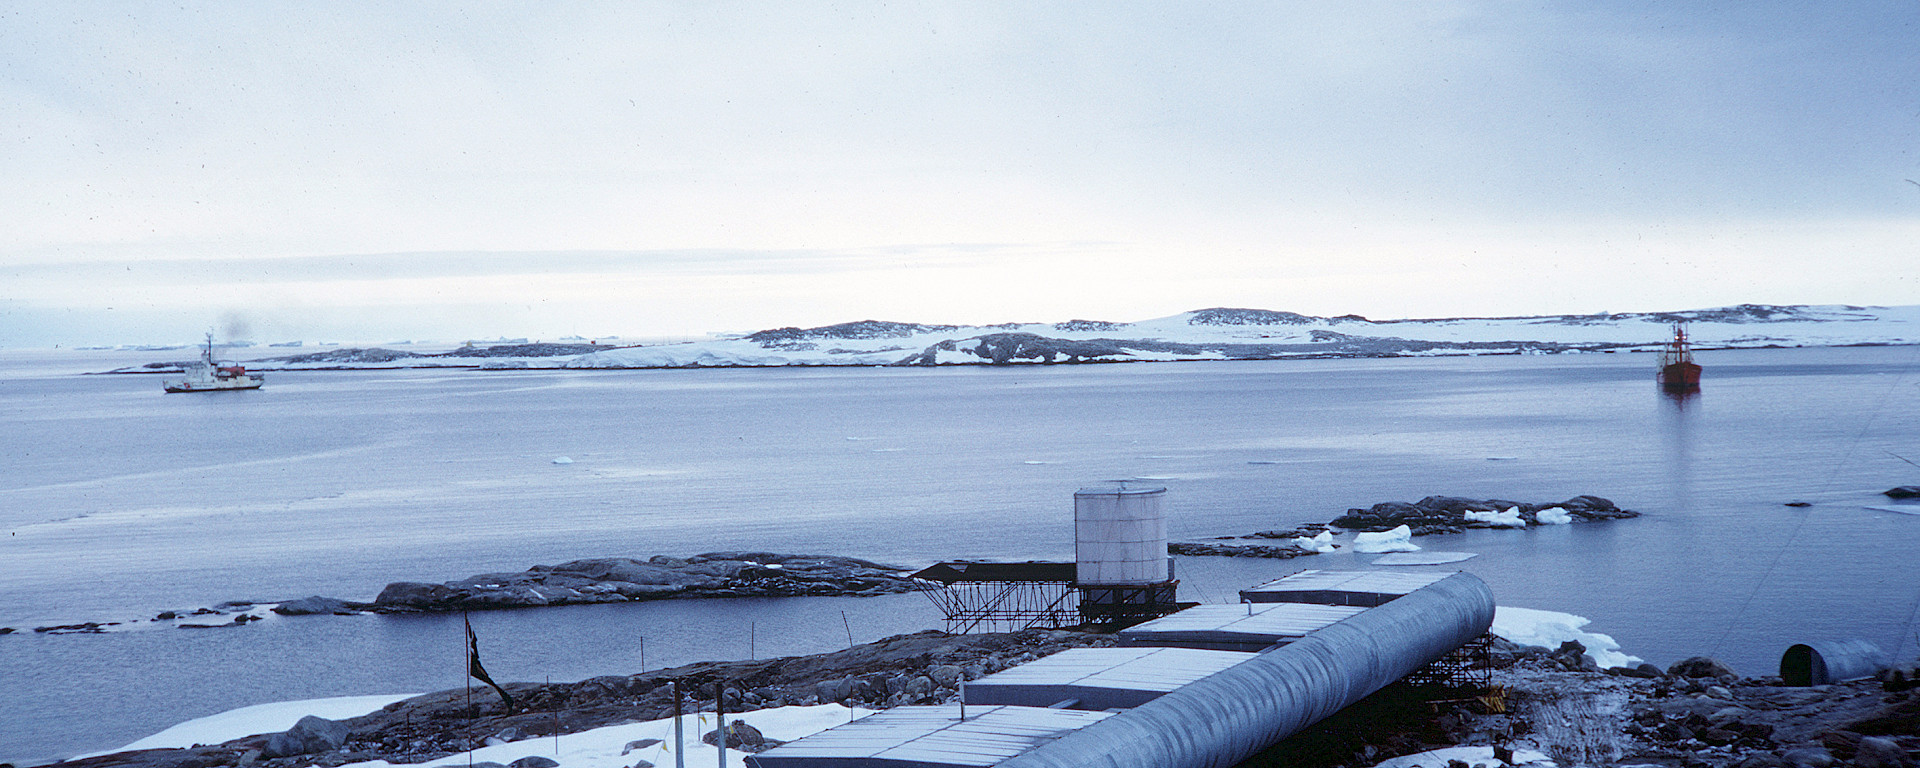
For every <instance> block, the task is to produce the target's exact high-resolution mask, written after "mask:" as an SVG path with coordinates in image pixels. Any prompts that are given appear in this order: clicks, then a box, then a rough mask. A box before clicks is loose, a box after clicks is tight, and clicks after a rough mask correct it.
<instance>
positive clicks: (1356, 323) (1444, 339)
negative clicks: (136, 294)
mask: <svg viewBox="0 0 1920 768" xmlns="http://www.w3.org/2000/svg"><path fill="white" fill-rule="evenodd" d="M1679 322H1684V323H1686V324H1687V326H1688V335H1689V336H1690V337H1691V338H1692V339H1693V342H1694V344H1695V345H1696V346H1697V347H1700V348H1722V349H1727V348H1755V347H1824V346H1860V345H1894V344H1920V305H1915V306H1901V307H1857V306H1851V305H1822V306H1805V305H1794V306H1775V305H1764V304H1742V305H1739V306H1734V307H1721V308H1717V309H1699V310H1685V311H1678V312H1641V313H1620V314H1609V313H1599V314H1592V315H1550V316H1536V317H1496V318H1471V317H1470V318H1440V319H1423V320H1369V319H1367V318H1364V317H1360V316H1358V315H1342V316H1339V317H1313V316H1309V315H1301V314H1295V313H1292V312H1276V311H1272V310H1265V309H1229V308H1215V309H1202V310H1196V311H1193V312H1183V313H1181V314H1178V315H1174V316H1172V317H1163V318H1159V319H1155V320H1144V321H1140V322H1131V323H1118V322H1106V321H1099V320H1069V321H1066V322H1059V323H1005V324H1001V325H988V326H963V325H925V324H920V323H900V322H886V321H879V320H861V321H858V322H850V323H840V324H837V325H827V326H821V327H818V328H791V327H790V328H774V329H769V330H763V331H757V332H754V333H749V334H744V335H738V336H727V337H717V338H713V339H709V340H703V341H690V342H681V343H673V344H656V345H645V346H608V345H601V344H578V343H573V344H539V343H532V344H525V343H522V344H500V345H492V346H485V347H483V346H478V345H468V346H463V347H461V348H459V349H455V350H451V351H448V352H443V353H437V354H428V353H420V352H407V351H396V350H391V349H385V348H371V349H353V348H339V349H330V350H327V351H325V352H318V353H310V354H302V355H291V356H282V357H268V358H263V359H256V360H249V361H246V365H247V367H248V368H250V369H253V370H320V369H345V368H428V367H451V368H480V369H520V368H706V367H768V366H789V365H823V366H880V365H919V366H933V365H992V364H1000V365H1006V364H1016V363H1028V364H1033V363H1082V362H1136V361H1171V360H1267V359H1285V358H1333V357H1429V356H1443V355H1513V354H1563V353H1583V352H1622V351H1628V352H1631V351H1650V350H1653V349H1657V348H1659V347H1660V346H1661V345H1663V344H1665V343H1666V342H1667V341H1668V340H1669V339H1670V338H1671V337H1672V331H1671V330H1670V326H1671V325H1672V324H1674V323H1679ZM175 366H176V364H175V363H149V364H147V365H145V366H136V367H131V368H122V369H118V370H116V371H114V372H115V373H151V372H163V371H170V370H174V367H175Z"/></svg>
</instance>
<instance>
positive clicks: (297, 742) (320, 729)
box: [260, 715, 349, 757]
mask: <svg viewBox="0 0 1920 768" xmlns="http://www.w3.org/2000/svg"><path fill="white" fill-rule="evenodd" d="M348 732H349V728H348V727H347V724H346V723H345V722H337V721H333V720H328V719H326V718H323V717H314V716H313V715H307V716H306V717H303V718H300V722H297V723H294V724H293V727H292V728H289V729H287V730H286V731H283V732H281V733H276V734H274V735H272V736H269V737H267V744H266V746H265V747H264V748H262V749H261V750H260V754H261V755H262V756H265V757H291V756H293V755H310V754H313V753H315V752H331V751H333V750H336V749H339V748H340V745H342V744H345V743H347V734H348Z"/></svg>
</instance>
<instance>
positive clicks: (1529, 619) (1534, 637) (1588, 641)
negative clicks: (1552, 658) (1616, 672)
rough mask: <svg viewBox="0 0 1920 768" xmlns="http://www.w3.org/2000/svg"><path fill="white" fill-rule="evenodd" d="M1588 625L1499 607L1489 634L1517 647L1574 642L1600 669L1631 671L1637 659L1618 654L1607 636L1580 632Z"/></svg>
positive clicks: (1555, 613) (1561, 615)
mask: <svg viewBox="0 0 1920 768" xmlns="http://www.w3.org/2000/svg"><path fill="white" fill-rule="evenodd" d="M1591 622H1592V620H1591V619H1588V618H1587V617H1585V616H1575V615H1573V614H1571V613H1561V612H1559V611H1540V610H1534V609H1532V608H1510V607H1508V606H1504V605H1502V606H1499V607H1497V608H1495V609H1494V611H1493V629H1492V632H1493V633H1494V634H1496V635H1499V636H1501V637H1504V638H1506V639H1508V640H1512V641H1513V642H1516V643H1519V644H1521V645H1537V646H1540V647H1542V648H1559V647H1560V644H1561V643H1564V642H1566V641H1568V640H1578V641H1580V644H1581V645H1584V646H1586V647H1587V655H1588V656H1589V657H1592V658H1593V662H1594V663H1595V664H1599V665H1600V668H1601V669H1611V668H1613V667H1631V666H1633V665H1635V664H1638V663H1640V662H1641V658H1640V657H1638V656H1629V655H1627V654H1624V653H1621V652H1620V644H1619V643H1617V642H1615V641H1614V639H1613V638H1612V637H1611V636H1608V635H1603V634H1600V633H1598V632H1588V631H1585V630H1583V629H1581V627H1584V626H1586V625H1587V624H1589V623H1591Z"/></svg>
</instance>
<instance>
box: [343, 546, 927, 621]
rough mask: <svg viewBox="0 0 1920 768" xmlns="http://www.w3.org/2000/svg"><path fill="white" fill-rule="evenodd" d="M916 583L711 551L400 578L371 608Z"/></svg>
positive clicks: (851, 566) (891, 573) (876, 572)
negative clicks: (436, 578) (439, 578)
mask: <svg viewBox="0 0 1920 768" xmlns="http://www.w3.org/2000/svg"><path fill="white" fill-rule="evenodd" d="M912 589H915V586H914V583H913V581H912V579H909V578H907V576H906V574H905V569H902V568H897V567H894V566H889V565H882V564H879V563H874V562H870V561H866V560H860V559H857V558H851V557H835V556H830V555H783V554H775V553H770V552H709V553H706V554H702V555H695V556H693V557H687V558H679V557H669V556H665V555H658V556H655V557H653V558H651V559H648V560H635V559H633V558H624V557H618V558H595V559H589V560H574V561H572V562H567V563H561V564H559V565H536V566H533V567H532V568H529V569H527V570H526V571H524V572H521V573H483V574H480V575H477V576H469V577H467V578H464V579H460V580H457V581H450V582H447V583H445V584H424V583H420V582H410V581H399V582H394V583H392V584H388V585H387V586H386V588H385V589H383V590H381V591H380V595H379V597H376V598H374V601H373V603H372V604H371V606H369V607H371V608H372V609H374V610H379V611H389V612H391V611H453V610H473V609H491V608H524V607H533V606H545V605H574V604H580V603H617V602H627V601H635V600H654V599H660V598H682V597H797V596H802V595H878V594H891V593H896V592H906V591H910V590H912Z"/></svg>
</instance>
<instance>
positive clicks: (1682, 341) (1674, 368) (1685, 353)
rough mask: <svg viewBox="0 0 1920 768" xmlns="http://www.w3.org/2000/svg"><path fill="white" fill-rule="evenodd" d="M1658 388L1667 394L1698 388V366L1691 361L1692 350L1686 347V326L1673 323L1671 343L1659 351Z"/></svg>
mask: <svg viewBox="0 0 1920 768" xmlns="http://www.w3.org/2000/svg"><path fill="white" fill-rule="evenodd" d="M1659 376H1660V388H1662V389H1665V390H1667V391H1668V392H1692V391H1694V390H1697V389H1699V388H1700V364H1699V363H1695V362H1694V361H1693V348H1692V347H1690V346H1688V345H1687V326H1686V325H1685V324H1684V323H1674V325H1673V341H1670V342H1667V348H1666V349H1663V350H1661V351H1660V375H1659Z"/></svg>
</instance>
